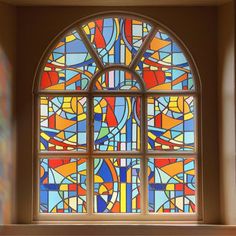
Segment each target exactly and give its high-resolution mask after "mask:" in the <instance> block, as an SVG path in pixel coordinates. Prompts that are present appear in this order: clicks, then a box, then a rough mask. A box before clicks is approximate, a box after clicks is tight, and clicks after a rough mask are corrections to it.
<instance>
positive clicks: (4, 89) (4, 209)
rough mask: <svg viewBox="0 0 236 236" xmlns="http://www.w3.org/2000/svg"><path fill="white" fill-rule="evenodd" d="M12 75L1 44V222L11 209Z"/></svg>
mask: <svg viewBox="0 0 236 236" xmlns="http://www.w3.org/2000/svg"><path fill="white" fill-rule="evenodd" d="M11 75H12V70H11V67H10V65H9V62H8V59H7V57H6V55H5V54H4V51H3V50H2V48H1V46H0V224H4V223H6V222H9V219H10V210H9V209H11V206H10V202H11V200H10V199H11V189H12V175H11V172H12V171H11V169H12V161H11V160H12V148H11V145H10V143H11V134H12V132H11Z"/></svg>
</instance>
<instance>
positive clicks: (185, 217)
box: [32, 11, 203, 224]
mask: <svg viewBox="0 0 236 236" xmlns="http://www.w3.org/2000/svg"><path fill="white" fill-rule="evenodd" d="M104 17H129V18H131V19H132V18H134V19H138V20H140V21H142V20H143V21H144V22H146V23H149V24H150V25H151V26H152V29H151V31H150V33H149V34H148V35H147V37H146V39H145V40H144V42H143V44H142V46H141V48H140V49H139V50H138V52H137V54H136V55H135V56H134V58H133V59H132V61H131V63H130V65H129V66H126V65H120V64H110V65H105V64H104V65H103V63H102V61H101V59H100V58H99V56H98V54H97V52H96V51H95V49H94V48H93V47H92V44H91V43H90V42H89V40H88V38H87V37H86V35H85V33H84V32H83V30H82V28H81V26H82V25H83V24H86V23H88V22H89V21H91V20H96V19H98V18H104ZM157 29H161V30H163V31H164V32H166V33H167V34H168V35H169V36H170V37H171V39H173V40H174V41H175V42H176V43H177V44H178V46H179V47H180V48H181V50H182V52H183V53H184V55H185V57H186V58H187V61H188V63H189V65H190V67H191V72H192V75H193V80H194V85H195V89H194V90H193V91H189V90H188V91H183V90H182V91H172V90H170V91H155V92H154V91H147V90H146V88H145V85H144V81H143V80H142V78H141V76H140V75H139V74H138V73H137V72H136V71H135V67H136V65H137V63H138V61H139V60H140V59H141V57H142V55H143V53H144V52H145V50H146V49H147V47H148V45H149V43H150V41H151V40H152V39H153V37H154V36H155V33H156V31H157ZM73 30H76V31H77V32H78V33H79V34H80V37H81V40H82V41H83V42H84V44H85V46H86V47H87V50H88V52H89V53H90V54H91V56H92V57H93V59H94V60H95V63H96V64H97V67H98V71H97V72H96V73H95V74H94V75H93V77H92V78H91V79H90V83H89V87H88V89H87V91H85V90H78V91H77V90H75V91H69V90H68V91H66V90H64V91H56V92H54V91H47V90H40V89H39V84H40V83H39V82H40V80H41V75H42V72H43V68H44V65H45V63H46V61H47V59H48V56H49V54H50V53H51V51H52V50H53V48H54V46H55V44H56V43H57V42H58V41H59V40H60V39H61V38H63V37H64V36H65V35H66V34H67V33H68V32H71V31H73ZM115 69H117V70H124V71H128V72H130V73H132V74H133V75H134V76H135V78H136V79H137V81H138V83H139V85H140V87H141V89H140V91H138V90H137V91H93V85H94V83H95V81H96V80H97V78H98V77H99V76H100V75H101V74H103V73H105V72H106V71H109V70H115ZM200 88H201V84H200V79H199V73H198V70H197V67H196V64H195V62H194V60H193V58H192V56H191V54H190V52H189V51H188V49H187V47H186V46H185V45H184V43H183V42H182V41H181V40H180V39H179V38H178V37H177V36H176V35H175V34H174V33H173V32H172V31H171V30H170V29H168V28H167V27H166V26H164V25H162V24H161V23H159V22H156V21H155V20H153V19H150V18H148V17H146V16H142V15H140V14H136V13H131V12H124V11H109V12H102V13H98V14H94V15H90V16H88V17H85V18H81V19H80V20H78V21H76V22H75V23H73V24H72V25H70V26H68V27H67V28H66V29H65V30H63V32H62V33H60V34H59V35H58V36H57V37H56V38H55V39H53V40H52V42H51V44H50V45H49V46H48V48H47V49H46V50H45V52H44V54H43V56H42V57H41V60H40V63H39V65H38V67H37V70H36V75H35V79H34V90H33V99H34V107H33V110H32V113H33V132H34V133H33V135H32V136H33V152H34V154H33V156H34V158H33V193H32V194H33V212H32V215H33V222H37V223H38V222H44V223H45V222H46V223H47V222H49V223H52V222H56V223H58V222H59V221H60V222H63V221H65V222H71V223H76V224H78V223H84V222H89V223H92V222H106V223H109V222H113V223H114V222H119V221H122V222H124V221H128V223H132V222H133V221H135V222H137V221H138V222H149V223H155V224H156V223H157V224H158V223H163V222H174V223H193V222H201V221H202V220H203V209H202V206H203V199H202V188H203V182H202V152H201V147H202V145H201V143H202V140H201V130H202V128H201V112H200V111H201V92H200V90H201V89H200ZM48 95H51V96H52V95H53V96H75V97H81V96H85V97H87V107H88V111H87V118H86V120H87V129H88V131H87V134H92V135H87V150H88V151H87V153H86V152H70V151H68V152H61V151H60V152H53V153H52V152H51V153H47V152H43V153H40V152H39V151H38V144H39V137H40V128H39V125H40V120H39V117H40V107H39V106H40V103H39V98H40V97H41V96H48ZM127 95H128V96H140V97H141V111H142V112H141V119H142V121H143V125H142V126H140V129H141V131H140V132H141V133H142V132H143V133H144V134H145V135H141V139H140V140H141V144H140V145H141V148H140V152H136V151H131V152H128V151H124V152H122V151H120V152H119V153H114V152H107V151H106V152H102V151H99V153H98V152H93V151H92V149H93V145H91V144H93V126H92V124H93V118H92V117H93V115H92V114H93V109H92V108H93V97H94V96H127ZM188 95H190V96H193V97H194V108H195V119H194V121H195V152H188V151H184V152H171V151H164V152H163V151H148V150H147V145H145V144H147V132H145V130H146V131H147V117H146V116H145V114H147V97H148V96H188ZM35 134H37V136H36V135H35ZM88 136H89V137H88ZM89 144H90V145H89ZM144 146H146V148H144ZM124 155H125V157H123V158H126V157H131V156H132V157H140V162H141V174H140V180H141V184H140V186H141V191H140V194H141V198H142V199H143V200H141V211H143V213H142V212H141V213H93V212H92V210H93V204H91V203H92V202H93V192H92V190H93V187H92V186H93V178H92V167H93V158H94V157H99V156H104V158H106V157H111V158H112V157H114V158H116V157H122V156H124ZM43 156H51V157H53V156H55V157H69V156H70V157H75V158H78V157H85V158H86V159H87V170H88V171H87V201H88V204H87V205H88V206H89V207H87V210H88V212H87V213H56V214H55V213H39V177H38V176H39V159H40V157H43ZM184 156H189V157H190V156H191V157H194V159H195V168H196V171H195V174H196V177H197V178H196V186H197V187H196V206H197V207H196V212H195V213H161V214H158V213H156V214H155V213H148V179H147V174H146V171H143V170H144V169H147V161H148V157H159V158H163V157H164V158H168V157H171V158H172V157H173V158H175V157H184ZM144 180H145V181H144ZM91 193H92V194H91ZM144 193H145V194H144ZM107 218H109V219H107Z"/></svg>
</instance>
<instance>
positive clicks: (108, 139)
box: [94, 97, 141, 151]
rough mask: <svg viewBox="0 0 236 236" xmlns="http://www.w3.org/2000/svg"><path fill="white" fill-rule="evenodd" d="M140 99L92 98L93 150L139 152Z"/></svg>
mask: <svg viewBox="0 0 236 236" xmlns="http://www.w3.org/2000/svg"><path fill="white" fill-rule="evenodd" d="M140 106H141V105H140V97H95V98H94V150H99V151H137V150H140Z"/></svg>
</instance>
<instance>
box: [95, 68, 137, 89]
mask: <svg viewBox="0 0 236 236" xmlns="http://www.w3.org/2000/svg"><path fill="white" fill-rule="evenodd" d="M139 89H140V86H139V83H138V81H137V80H136V79H135V77H134V76H133V75H132V74H131V73H129V72H127V71H122V70H112V71H108V72H105V73H104V74H103V75H101V76H100V77H99V78H98V79H97V81H96V83H95V85H94V90H139Z"/></svg>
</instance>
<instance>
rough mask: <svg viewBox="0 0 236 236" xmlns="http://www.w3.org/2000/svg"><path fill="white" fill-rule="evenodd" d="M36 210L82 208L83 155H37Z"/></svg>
mask: <svg viewBox="0 0 236 236" xmlns="http://www.w3.org/2000/svg"><path fill="white" fill-rule="evenodd" d="M40 212H42V213H85V212H86V159H84V158H79V159H73V158H49V159H46V158H44V159H40Z"/></svg>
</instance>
